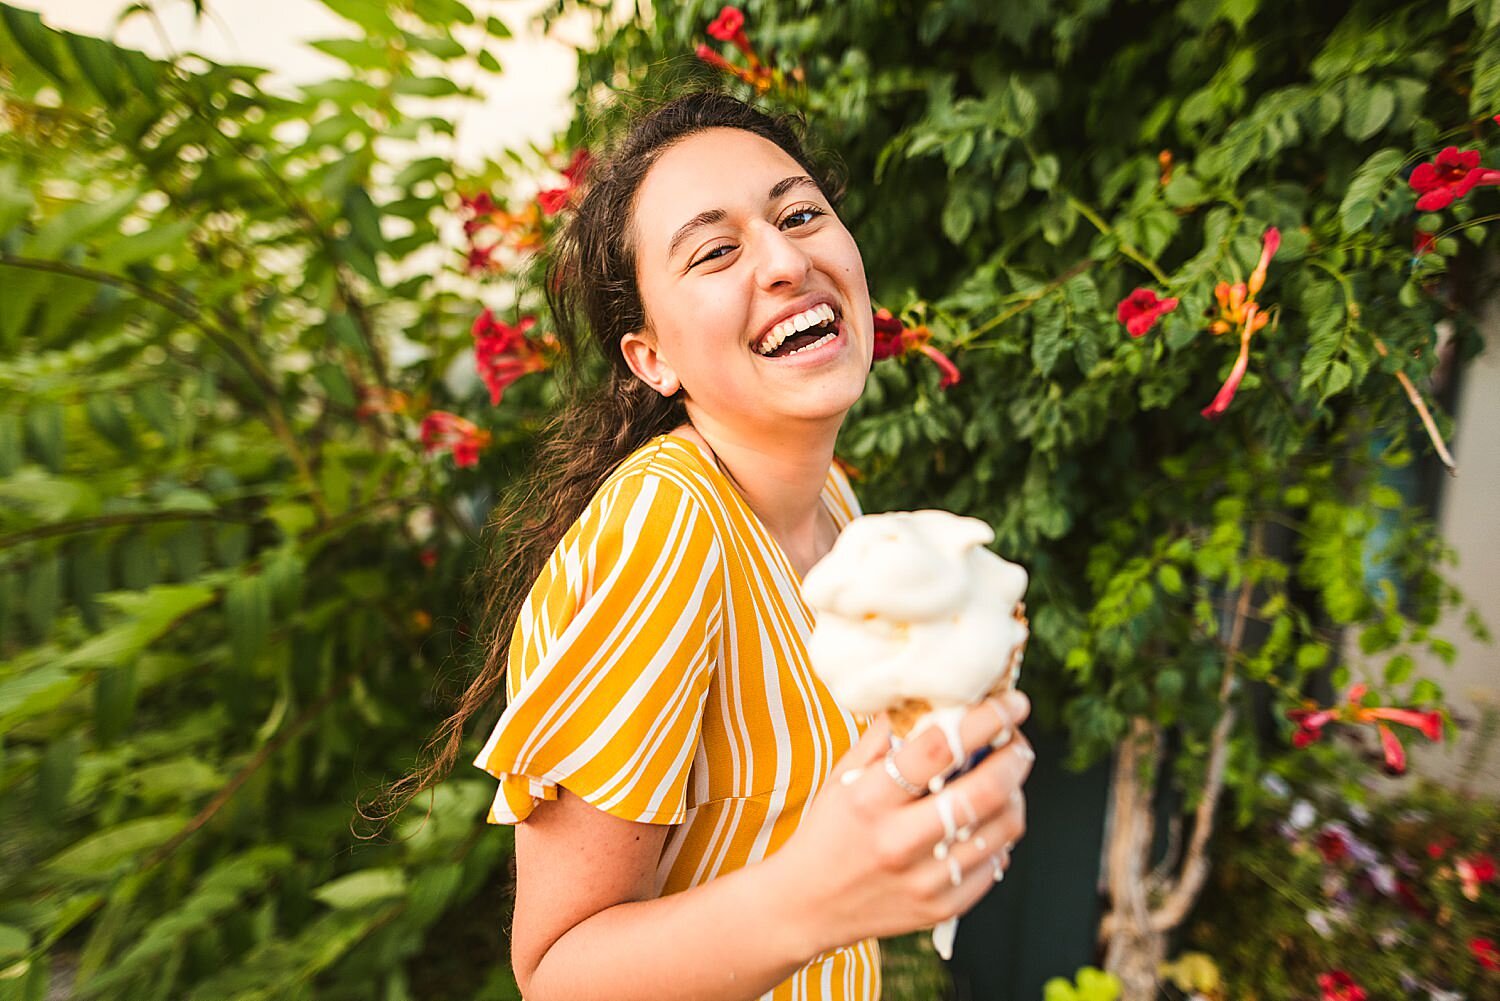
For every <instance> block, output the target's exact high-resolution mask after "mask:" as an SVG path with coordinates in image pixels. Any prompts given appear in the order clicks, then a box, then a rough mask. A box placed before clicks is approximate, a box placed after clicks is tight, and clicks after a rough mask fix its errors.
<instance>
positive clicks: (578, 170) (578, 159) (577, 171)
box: [562, 146, 594, 188]
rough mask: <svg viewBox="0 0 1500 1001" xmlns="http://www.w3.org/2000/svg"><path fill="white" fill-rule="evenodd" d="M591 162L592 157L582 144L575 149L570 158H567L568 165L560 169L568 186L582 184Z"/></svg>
mask: <svg viewBox="0 0 1500 1001" xmlns="http://www.w3.org/2000/svg"><path fill="white" fill-rule="evenodd" d="M593 163H594V157H593V155H592V154H591V153H589V151H588V150H587V149H585V148H583V147H582V146H580V147H578V149H575V150H574V151H573V156H572V158H571V159H569V160H568V165H567V166H566V167H564V168H563V169H562V176H563V177H565V178H567V180H568V187H570V188H576V187H578V186H579V185H581V184H583V179H584V177H585V176H587V174H588V170H589V167H591V166H593Z"/></svg>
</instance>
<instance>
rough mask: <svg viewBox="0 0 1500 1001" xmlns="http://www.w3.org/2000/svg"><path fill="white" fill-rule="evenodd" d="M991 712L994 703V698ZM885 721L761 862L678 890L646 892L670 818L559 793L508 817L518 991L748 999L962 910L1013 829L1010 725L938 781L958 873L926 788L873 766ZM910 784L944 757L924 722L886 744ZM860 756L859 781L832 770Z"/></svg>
mask: <svg viewBox="0 0 1500 1001" xmlns="http://www.w3.org/2000/svg"><path fill="white" fill-rule="evenodd" d="M1028 708H1029V707H1028V705H1027V703H1026V701H1025V698H1024V696H1015V697H1012V698H1011V700H1010V704H1009V705H1008V706H1006V707H1005V708H1001V707H1000V706H999V705H998V704H996V703H989V704H988V708H978V709H975V710H973V711H971V712H970V713H969V715H968V716H967V717H966V718H965V720H964V724H963V735H964V743H965V746H966V747H969V748H971V749H972V748H978V747H980V746H983V745H984V744H986V743H988V742H989V741H990V740H991V739H992V738H994V737H995V736H996V735H997V734H998V733H1000V732H1001V730H1002V728H1006V727H1009V726H1011V725H1014V724H1019V723H1020V721H1021V720H1022V719H1024V718H1025V715H1026V711H1027V709H1028ZM997 710H998V711H997ZM888 741H889V737H888V731H887V730H886V729H885V728H884V726H883V725H881V724H876V725H874V726H871V727H870V728H869V730H867V731H866V733H865V735H864V737H863V738H861V740H860V742H859V743H858V744H857V745H856V746H855V747H854V748H853V749H851V750H850V751H849V753H848V754H846V755H845V756H844V758H843V759H841V760H840V762H839V764H838V767H837V768H836V769H835V771H834V776H833V778H831V779H830V780H829V782H828V784H827V785H826V786H825V788H824V789H823V791H822V792H820V793H819V795H818V797H817V799H816V800H815V801H814V806H813V809H812V810H811V811H810V813H809V816H808V817H807V819H806V820H805V821H804V822H803V824H802V826H801V827H800V828H799V829H798V831H797V833H796V834H794V835H793V836H792V838H791V839H790V840H789V841H788V842H787V844H786V845H785V846H783V848H782V850H781V851H779V852H777V853H776V854H774V855H772V856H770V857H769V858H768V859H766V860H765V861H763V862H761V863H759V864H756V865H752V866H747V867H746V868H743V869H738V870H736V871H734V872H731V873H727V874H725V875H723V876H720V877H718V878H716V879H713V880H710V881H708V882H707V883H703V884H701V885H699V886H695V887H693V888H691V889H689V890H685V891H683V892H681V893H674V894H670V895H668V896H665V897H656V896H655V881H656V867H657V864H658V861H659V859H660V856H661V848H662V845H663V843H664V842H665V839H666V835H667V828H666V827H663V826H660V825H651V824H637V823H632V822H630V821H625V820H620V819H618V818H616V817H613V816H610V815H609V814H606V813H604V812H602V811H600V810H597V809H595V808H594V807H593V806H590V805H589V804H588V803H585V802H584V801H582V800H580V799H578V798H577V797H575V796H572V795H569V794H566V793H562V792H560V794H559V797H558V799H557V800H556V801H554V802H550V803H542V804H538V806H537V808H536V810H535V811H534V812H533V813H532V814H531V816H530V817H528V818H527V820H526V821H525V822H524V823H522V824H521V825H520V826H519V827H518V828H517V830H516V855H517V870H518V876H517V886H516V908H515V914H516V917H515V924H514V927H513V931H512V936H511V946H512V947H511V961H512V965H513V967H514V969H515V973H516V979H517V982H518V984H519V985H520V987H521V992H522V994H523V995H525V997H526V998H527V999H528V1001H585V999H595V998H598V999H609V1001H633V999H641V1001H677V999H682V1001H746V999H750V998H755V997H758V996H760V995H761V994H763V993H765V992H766V991H768V990H770V989H771V988H773V987H775V986H776V985H777V984H779V983H781V982H782V981H784V980H786V979H787V978H788V977H790V976H791V975H792V974H793V973H795V972H796V971H797V970H798V969H799V968H801V967H802V966H803V965H804V964H805V963H807V962H808V961H809V960H810V959H812V958H813V957H814V956H815V955H817V954H819V953H821V952H823V951H826V950H828V949H832V948H836V947H838V946H842V945H846V944H849V943H852V942H856V941H859V940H860V939H863V938H866V937H869V936H872V935H890V934H897V933H900V932H905V931H910V930H914V929H917V928H923V927H931V926H932V925H934V924H936V923H937V922H939V921H941V920H943V919H945V918H947V917H951V916H953V915H955V914H960V913H963V912H964V911H967V910H968V909H969V908H970V907H972V906H973V905H974V904H975V903H977V902H978V900H979V898H980V897H982V896H983V895H984V894H985V893H986V892H987V891H988V890H989V888H990V887H991V886H992V885H993V876H992V875H991V872H992V867H991V858H992V857H1000V858H1001V859H1002V862H1008V852H1006V851H1005V849H1006V847H1007V846H1008V845H1009V844H1010V843H1011V842H1013V841H1015V840H1016V839H1018V838H1019V837H1020V836H1021V834H1022V832H1023V831H1024V826H1025V820H1024V802H1023V801H1022V800H1021V797H1020V792H1019V790H1020V786H1021V783H1022V782H1023V781H1024V779H1025V776H1026V774H1027V772H1028V771H1029V769H1030V759H1029V747H1027V746H1026V745H1025V742H1024V740H1023V739H1022V738H1020V737H1017V738H1016V740H1015V741H1014V742H1013V744H1012V745H1011V747H1009V748H1007V749H1006V750H1005V751H1004V752H1002V753H997V754H992V755H990V757H989V758H987V759H986V760H985V761H984V762H983V763H982V764H981V765H979V766H978V767H977V768H975V769H974V770H973V771H971V772H969V773H968V774H966V775H964V776H962V777H961V778H959V779H957V780H956V781H954V782H952V783H950V784H949V786H948V792H947V793H946V794H945V795H949V796H951V797H954V798H955V799H954V802H958V803H960V806H959V813H960V814H962V815H965V819H967V815H972V816H973V818H974V824H973V827H974V828H975V833H976V835H977V836H976V837H974V838H971V839H970V840H968V841H964V842H960V843H958V844H956V845H954V846H953V849H952V852H951V857H952V858H953V859H955V860H957V861H958V863H959V866H960V870H961V879H960V880H958V881H957V882H956V883H955V882H954V881H953V879H952V876H953V871H952V867H951V866H950V864H949V862H948V861H947V859H943V860H938V859H936V858H934V857H933V854H932V851H933V846H934V845H935V844H936V843H937V842H938V841H939V840H940V839H941V838H942V837H943V833H944V832H943V826H944V825H943V820H942V817H941V816H940V812H939V810H938V809H936V808H935V806H934V800H935V797H926V798H924V799H920V800H912V799H911V797H909V796H908V795H907V794H906V793H904V792H902V791H901V790H900V789H899V788H897V787H896V785H895V784H894V783H893V782H892V781H891V779H890V778H889V777H888V776H886V775H885V774H883V768H882V766H881V761H880V759H881V757H882V756H883V755H884V753H885V750H886V747H887V746H888ZM897 757H898V762H899V767H900V768H901V771H902V773H903V775H905V776H906V777H907V778H908V779H910V780H912V781H917V782H925V780H926V779H927V778H930V777H931V776H933V775H936V774H938V773H939V772H941V771H943V770H945V769H946V767H947V766H948V765H949V764H951V761H952V755H951V752H950V751H949V750H948V747H947V743H946V740H945V739H944V738H943V736H942V734H941V733H938V732H937V731H935V730H932V731H928V732H926V733H924V734H922V735H920V736H919V737H918V738H917V739H914V740H911V741H909V742H908V743H907V744H906V745H905V746H904V747H903V748H902V749H901V752H900V754H899V755H898V756H897ZM854 769H860V771H861V774H860V775H858V776H857V778H856V780H855V781H850V782H845V781H843V780H842V776H843V775H844V773H846V772H849V771H851V770H854Z"/></svg>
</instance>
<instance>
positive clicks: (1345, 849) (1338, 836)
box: [1317, 827, 1349, 863]
mask: <svg viewBox="0 0 1500 1001" xmlns="http://www.w3.org/2000/svg"><path fill="white" fill-rule="evenodd" d="M1317 845H1318V853H1319V854H1320V855H1322V856H1323V861H1324V862H1328V863H1333V862H1339V861H1341V860H1342V859H1343V858H1344V856H1346V855H1348V854H1349V838H1348V836H1347V835H1345V834H1344V832H1343V831H1341V830H1339V829H1338V828H1336V827H1325V828H1323V830H1321V831H1319V832H1318V838H1317Z"/></svg>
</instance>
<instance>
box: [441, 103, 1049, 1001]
mask: <svg viewBox="0 0 1500 1001" xmlns="http://www.w3.org/2000/svg"><path fill="white" fill-rule="evenodd" d="M838 195H839V191H838V189H837V187H836V186H835V185H834V184H833V183H832V182H831V181H830V180H829V178H828V177H827V175H826V174H824V173H823V172H822V171H820V170H819V169H818V168H817V167H816V166H815V165H814V163H813V162H812V160H811V159H810V158H809V156H808V155H807V153H806V152H805V151H804V150H803V147H802V145H801V143H800V141H799V139H798V135H797V133H796V132H795V131H794V130H793V128H792V127H791V126H790V125H789V124H788V123H786V122H784V121H781V120H778V119H774V118H771V117H768V116H766V115H764V114H762V113H760V112H758V111H756V110H754V109H752V108H750V107H748V106H746V105H744V104H742V103H740V102H738V101H736V100H734V99H732V98H729V97H727V96H724V95H717V94H697V95H691V96H687V97H684V98H680V99H678V100H675V101H672V102H670V103H668V104H666V105H663V106H661V107H659V108H657V109H656V110H654V111H652V112H651V113H649V114H647V115H645V116H644V117H642V118H640V119H639V120H637V121H636V122H635V123H634V125H633V127H632V128H631V129H630V131H629V133H628V134H627V135H626V136H625V137H624V139H623V140H622V141H621V142H620V144H619V145H618V147H617V148H616V149H615V150H614V151H613V153H612V155H610V156H608V157H607V158H605V159H604V160H602V161H601V162H598V163H596V165H595V166H593V167H592V168H591V170H590V176H589V180H588V185H587V189H586V193H585V194H584V196H583V197H582V199H581V201H580V202H579V204H578V205H577V206H576V209H575V210H574V212H573V214H572V215H571V217H570V218H569V220H568V222H567V224H566V229H565V231H564V233H563V234H562V235H561V237H560V240H559V244H558V246H557V247H556V248H555V253H554V256H553V263H552V265H551V268H550V274H549V276H548V287H549V289H550V290H551V296H552V302H551V305H552V308H553V319H554V322H555V323H556V325H557V327H558V331H559V333H560V334H561V335H563V337H564V339H565V341H566V342H567V343H568V344H569V345H570V346H573V347H574V348H575V349H576V348H577V346H578V344H579V341H580V333H581V332H583V331H586V332H587V333H588V334H589V335H591V337H592V339H593V343H594V344H595V346H597V347H598V349H599V350H600V351H601V352H602V353H603V355H604V357H605V359H607V361H608V363H609V370H608V371H609V374H608V376H607V378H606V379H605V381H604V384H603V385H602V386H601V387H599V388H598V389H597V390H595V391H594V392H593V393H592V394H591V395H588V396H587V397H586V398H585V399H584V400H583V401H582V402H581V403H575V404H574V405H572V406H571V407H570V408H569V409H568V410H567V412H565V413H564V414H562V416H561V417H560V418H559V419H558V420H557V421H556V422H554V425H553V426H552V428H551V431H550V433H549V434H548V435H547V436H545V437H546V442H547V443H546V444H545V445H544V446H543V449H542V452H541V454H540V457H539V463H538V465H539V474H538V475H539V477H540V479H539V483H540V484H541V485H540V486H537V487H535V488H534V489H532V490H531V491H530V492H529V493H528V495H527V496H526V497H524V498H522V499H521V500H520V501H519V503H514V504H513V505H512V507H511V509H510V512H511V513H510V515H509V520H508V521H506V522H505V523H504V525H503V526H502V527H505V528H508V531H506V532H505V533H504V535H503V536H502V538H504V539H505V540H506V548H507V552H508V554H509V555H508V558H507V559H506V560H504V561H502V562H500V563H498V564H497V567H496V570H495V571H494V577H493V580H492V585H493V588H492V593H493V595H494V597H493V599H492V601H493V604H492V609H493V611H494V613H495V614H494V615H493V616H492V621H493V622H494V625H493V627H492V629H491V631H490V632H489V633H488V634H487V642H488V643H489V646H490V649H489V651H488V663H487V665H486V668H485V670H484V672H483V674H482V675H481V677H480V680H479V681H478V682H476V683H475V685H474V686H473V687H472V688H471V689H470V691H469V692H468V693H467V694H466V697H465V699H464V701H463V704H462V705H461V707H460V709H459V712H458V713H457V714H456V715H455V716H454V718H453V719H451V720H450V721H449V723H448V726H447V729H446V734H447V739H448V754H447V761H448V762H451V760H452V754H453V753H454V751H455V749H456V741H457V740H458V739H459V737H460V736H461V733H462V728H463V724H464V722H465V721H466V720H467V719H468V717H469V716H470V715H471V714H472V713H473V712H474V711H475V710H476V709H478V708H479V707H481V706H483V705H485V704H487V703H488V702H489V701H490V700H491V698H492V696H493V695H494V694H495V693H496V692H497V690H498V686H499V683H500V680H501V678H502V675H503V677H504V680H505V686H506V687H505V692H506V696H507V706H506V709H505V712H504V714H503V716H502V717H501V718H500V720H499V722H498V724H496V726H495V728H494V731H493V732H492V734H491V735H490V737H489V740H488V741H487V742H486V744H485V746H484V750H483V752H482V753H481V754H480V755H479V757H478V759H477V761H476V764H477V765H479V766H480V767H482V768H484V769H485V770H486V771H488V772H489V773H490V774H492V775H493V776H495V777H496V778H497V779H498V780H499V783H500V784H499V788H498V791H497V794H496V797H495V801H494V806H493V808H492V810H491V812H490V818H489V819H490V820H491V822H495V823H504V824H515V825H517V826H516V834H515V844H516V864H517V879H516V901H515V919H514V926H513V930H512V934H511V959H512V964H513V967H514V970H515V974H516V978H517V980H518V982H519V984H520V987H521V991H522V993H523V994H524V995H525V996H526V998H527V999H528V1001H566V999H583V998H609V999H611V1001H632V999H640V1001H674V999H683V1001H687V999H691V1001H719V999H723V1001H730V999H735V1001H744V999H751V998H757V997H768V998H778V999H780V998H786V999H792V998H797V999H808V1001H812V999H841V1001H844V999H850V1001H852V999H874V998H877V997H878V996H879V993H880V970H879V954H878V949H877V946H876V942H875V939H876V938H877V937H879V936H886V935H894V934H899V933H903V932H907V931H911V930H914V929H918V928H924V927H930V926H932V925H934V924H936V923H937V922H939V921H942V920H944V919H946V918H949V917H952V916H954V915H957V914H961V913H963V912H964V911H966V910H968V909H969V908H970V907H971V906H973V904H974V903H976V902H977V901H978V900H979V898H980V897H981V896H983V895H984V893H985V892H986V891H987V890H988V889H989V888H990V887H991V886H992V885H993V883H994V881H995V880H996V879H998V878H1000V876H1001V875H1002V873H1003V867H1004V866H1005V865H1007V864H1008V863H1009V848H1010V846H1011V845H1012V844H1013V843H1014V842H1015V841H1016V840H1017V839H1018V838H1019V837H1020V836H1021V834H1022V833H1023V831H1024V827H1025V817H1024V812H1025V804H1024V799H1023V797H1022V795H1021V791H1020V790H1021V784H1022V782H1023V781H1024V780H1025V777H1026V775H1027V773H1028V771H1029V769H1030V762H1031V757H1032V755H1031V751H1030V748H1029V746H1028V745H1027V744H1026V742H1025V741H1024V739H1022V738H1020V737H1019V736H1017V737H1016V738H1015V739H1014V740H1011V741H1010V742H1009V743H1008V744H1005V745H1004V747H1003V749H1002V750H1000V751H999V752H998V753H994V754H991V755H990V756H989V757H988V758H987V759H985V760H984V761H983V763H982V764H980V765H979V766H978V767H977V768H975V769H974V770H972V771H971V772H969V773H967V774H966V775H964V776H963V777H961V778H959V779H958V780H956V781H954V782H952V783H950V784H949V785H948V786H947V788H946V789H945V790H944V791H943V792H942V793H941V794H939V796H924V795H923V794H924V793H925V792H926V786H927V783H928V781H929V780H930V779H932V778H933V777H934V776H936V775H938V774H940V773H941V772H943V771H945V770H946V769H948V768H949V767H950V766H951V764H952V752H951V751H950V750H949V748H948V746H947V743H946V741H945V740H944V738H943V736H942V734H940V733H939V732H937V731H936V730H933V731H928V732H926V733H924V734H922V735H920V736H919V737H917V738H915V739H913V740H911V741H908V742H906V743H905V744H903V745H902V746H901V747H899V749H898V748H895V747H893V746H892V742H891V740H890V735H889V729H888V727H887V725H886V724H885V723H884V721H883V720H881V719H876V720H870V719H867V718H863V717H857V716H854V715H851V714H850V713H847V712H845V711H843V710H841V709H840V708H839V707H838V706H837V705H836V704H835V703H834V702H833V700H832V699H831V698H830V696H829V694H828V692H827V690H826V688H824V686H823V685H822V684H821V683H820V682H819V681H818V679H817V677H816V676H815V675H814V674H813V673H812V671H811V669H810V668H809V665H808V661H807V654H806V650H805V645H804V644H805V641H806V639H807V637H808V635H809V633H810V630H811V628H812V615H811V612H810V610H809V609H808V607H807V606H806V604H805V603H804V602H803V600H802V598H801V594H800V584H801V580H802V576H803V574H804V573H805V572H806V571H807V569H808V568H809V567H810V566H812V565H813V564H814V563H815V562H816V561H817V560H818V559H819V558H821V557H822V556H823V554H824V553H826V552H827V551H828V549H829V548H830V547H831V546H832V545H833V542H834V539H835V538H836V537H837V535H838V533H839V530H840V529H841V528H842V526H843V525H844V524H846V523H847V522H848V521H849V519H850V518H852V517H854V516H855V515H856V514H858V513H859V506H858V502H857V501H856V500H855V498H854V495H853V493H852V492H851V491H850V488H849V484H848V482H847V480H845V479H844V477H843V475H842V473H841V472H840V471H839V470H838V468H837V466H836V465H835V464H834V463H833V447H834V438H835V436H836V435H837V433H838V430H839V426H840V424H841V423H842V422H843V420H844V417H845V415H846V414H847V412H848V411H849V408H850V407H851V406H852V405H853V403H854V402H855V400H856V399H857V398H858V397H859V394H860V392H861V390H862V388H863V386H864V383H865V377H866V374H867V373H868V371H869V369H870V363H871V357H872V350H873V329H872V314H871V309H870V297H869V291H868V289H867V287H866V281H865V274H864V267H863V264H862V262H861V259H860V254H859V249H858V247H856V246H855V243H854V240H853V238H852V237H851V235H850V233H849V231H848V230H847V229H845V228H844V225H843V224H842V223H841V222H840V221H839V217H838V215H837V214H836V212H835V211H834V207H835V201H836V199H837V197H838ZM789 320H790V321H791V322H790V323H788V321H789ZM933 655H934V656H935V657H936V656H941V651H933ZM1027 709H1028V706H1027V703H1026V700H1025V697H1024V696H1021V695H1019V694H1018V693H1017V694H1013V695H1012V696H1008V697H1007V698H1005V699H1004V700H996V701H990V702H986V703H984V704H982V705H981V706H979V707H976V708H975V709H973V710H972V711H971V712H970V713H969V714H968V716H967V717H966V718H965V720H964V722H963V726H962V733H963V738H964V743H965V746H966V747H967V748H968V749H970V750H974V749H978V748H981V747H984V746H985V745H987V744H991V743H995V744H1000V743H1002V742H1003V741H1004V740H1005V739H1006V738H1008V737H1009V735H1010V734H1011V733H1012V732H1013V731H1012V728H1013V727H1015V726H1017V725H1018V724H1019V723H1020V722H1022V720H1023V719H1024V718H1025V716H1026V713H1027ZM440 763H441V759H440ZM940 798H941V799H944V800H945V802H939V799H940ZM945 813H946V814H947V817H946V818H945V816H944V814H945ZM954 817H956V818H957V823H958V824H959V825H961V826H962V829H961V830H959V831H957V832H956V833H954V831H953V827H954V824H953V823H952V818H954ZM945 819H947V820H948V821H949V822H948V823H946V824H945Z"/></svg>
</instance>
